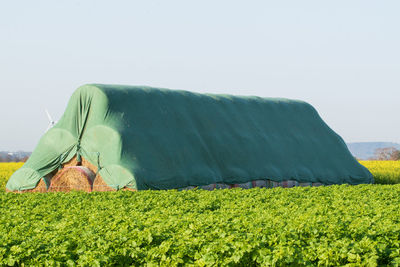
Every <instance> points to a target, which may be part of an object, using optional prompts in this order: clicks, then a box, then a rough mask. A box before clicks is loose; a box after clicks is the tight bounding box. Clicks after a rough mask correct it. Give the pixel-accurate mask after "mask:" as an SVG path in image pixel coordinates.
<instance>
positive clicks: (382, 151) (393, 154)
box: [372, 147, 400, 160]
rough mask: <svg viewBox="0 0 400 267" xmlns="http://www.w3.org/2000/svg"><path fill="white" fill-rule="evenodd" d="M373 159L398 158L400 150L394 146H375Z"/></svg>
mask: <svg viewBox="0 0 400 267" xmlns="http://www.w3.org/2000/svg"><path fill="white" fill-rule="evenodd" d="M372 159H373V160H400V150H398V149H396V148H395V147H385V148H377V149H375V152H374V158H372Z"/></svg>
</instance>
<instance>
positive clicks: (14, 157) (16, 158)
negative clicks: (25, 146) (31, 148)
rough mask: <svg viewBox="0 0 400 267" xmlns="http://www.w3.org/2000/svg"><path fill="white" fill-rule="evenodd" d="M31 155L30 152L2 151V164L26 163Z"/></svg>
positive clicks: (0, 158) (0, 160)
mask: <svg viewBox="0 0 400 267" xmlns="http://www.w3.org/2000/svg"><path fill="white" fill-rule="evenodd" d="M30 155H31V153H30V152H23V151H18V152H8V151H0V162H25V161H27V159H28V158H29V156H30Z"/></svg>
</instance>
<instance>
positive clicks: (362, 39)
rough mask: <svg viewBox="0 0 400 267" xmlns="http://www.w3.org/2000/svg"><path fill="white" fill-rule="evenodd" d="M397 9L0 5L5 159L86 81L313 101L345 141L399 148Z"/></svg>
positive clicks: (30, 143)
mask: <svg viewBox="0 0 400 267" xmlns="http://www.w3.org/2000/svg"><path fill="white" fill-rule="evenodd" d="M399 12H400V1H394V0H393V1H365V0H360V1H351V0H350V1H349V0H343V1H342V0H339V1H338V0H336V1H317V0H315V1H307V0H304V1H298V0H293V1H208V0H203V1H183V0H182V1H149V0H146V1H133V0H131V1H100V0H95V1H94V0H93V1H89V0H85V1H71V0H70V1H1V2H0V93H1V94H0V119H1V124H0V125H1V126H0V150H20V149H21V150H32V149H33V148H34V147H35V146H36V144H37V142H38V141H39V138H40V137H41V135H42V134H43V133H44V131H45V129H46V128H47V125H48V119H47V117H46V114H45V111H44V110H45V109H46V108H47V109H48V110H49V111H50V113H51V114H52V115H53V117H55V118H56V119H58V118H60V117H61V115H62V113H63V112H64V109H65V107H66V104H67V101H68V99H69V97H70V96H71V94H72V93H73V91H74V90H75V89H76V88H77V87H79V86H80V85H82V84H85V83H111V84H128V85H150V86H160V87H166V88H172V89H185V90H190V91H197V92H212V93H229V94H239V95H258V96H266V97H286V98H294V99H301V100H305V101H307V102H309V103H311V104H312V105H314V106H315V107H316V109H317V110H318V111H319V113H320V115H321V116H322V118H323V119H324V120H325V121H326V122H327V123H328V125H329V126H330V127H331V128H333V129H334V130H335V131H336V132H337V133H338V134H340V135H341V136H342V137H343V138H344V139H345V141H347V142H354V141H393V142H400V116H399V115H400V111H399V110H400V108H399V107H400V105H399V102H400V16H399Z"/></svg>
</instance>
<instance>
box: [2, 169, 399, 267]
mask: <svg viewBox="0 0 400 267" xmlns="http://www.w3.org/2000/svg"><path fill="white" fill-rule="evenodd" d="M363 164H364V165H367V164H365V163H364V162H363ZM19 166H21V164H19V165H18V164H0V182H1V186H2V188H4V185H5V182H6V180H7V179H8V177H9V176H10V175H11V174H12V172H13V171H14V170H15V169H16V168H18V167H19ZM385 168H386V167H385ZM378 169H379V168H376V169H374V170H372V172H373V173H374V171H378ZM394 172H397V174H398V173H399V169H396V170H394ZM380 177H385V175H384V174H382V176H380ZM387 177H394V176H393V175H392V174H390V175H388V176H387ZM396 177H397V178H393V179H392V178H390V179H389V180H390V181H391V182H392V183H394V182H399V180H400V179H399V176H396ZM379 179H382V181H389V180H387V179H386V178H379ZM385 179H386V180H385ZM0 201H1V205H0V214H1V216H0V265H22V264H25V265H52V266H57V265H71V266H74V265H91V266H92V265H145V264H147V265H163V266H174V265H188V264H191V265H194V266H208V265H235V266H236V265H239V266H257V265H266V266H269V265H276V266H287V265H323V266H325V265H328V266H329V265H331V266H338V265H345V264H350V265H355V266H358V265H368V266H377V265H393V266H396V265H397V266H398V265H400V216H399V215H400V184H398V185H397V184H396V185H359V186H348V185H340V186H338V185H334V186H325V187H297V188H289V189H288V188H273V189H259V188H254V189H248V190H242V189H230V190H215V191H204V190H189V191H176V190H169V191H140V192H126V191H125V192H123V191H119V192H94V193H83V192H70V193H27V194H13V193H4V189H3V192H1V193H0Z"/></svg>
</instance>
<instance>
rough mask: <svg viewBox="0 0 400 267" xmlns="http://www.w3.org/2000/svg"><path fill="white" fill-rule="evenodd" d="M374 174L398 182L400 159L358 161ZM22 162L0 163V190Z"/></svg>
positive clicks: (378, 180)
mask: <svg viewBox="0 0 400 267" xmlns="http://www.w3.org/2000/svg"><path fill="white" fill-rule="evenodd" d="M360 163H361V164H362V165H364V166H365V167H367V168H368V169H369V170H370V172H371V173H372V174H373V175H374V178H375V183H376V184H398V183H400V161H373V160H368V161H360ZM22 165H23V163H22V162H10V163H0V191H4V190H5V186H6V183H7V180H8V178H10V176H11V175H12V174H13V173H14V172H15V171H16V170H17V169H19V168H20V167H21V166H22Z"/></svg>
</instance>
